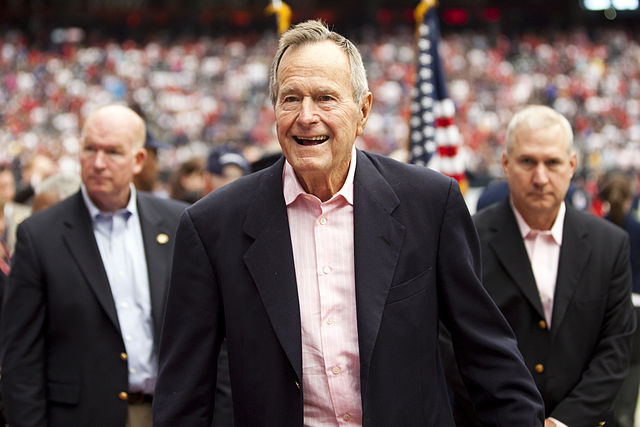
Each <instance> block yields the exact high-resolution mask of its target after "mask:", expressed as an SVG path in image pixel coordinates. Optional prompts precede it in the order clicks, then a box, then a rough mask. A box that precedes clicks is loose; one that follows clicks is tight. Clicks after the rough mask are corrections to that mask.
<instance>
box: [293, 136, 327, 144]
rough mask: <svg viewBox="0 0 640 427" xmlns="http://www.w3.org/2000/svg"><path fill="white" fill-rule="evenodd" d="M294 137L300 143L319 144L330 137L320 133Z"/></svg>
mask: <svg viewBox="0 0 640 427" xmlns="http://www.w3.org/2000/svg"><path fill="white" fill-rule="evenodd" d="M293 139H295V141H296V142H297V143H298V144H299V145H305V146H306V145H319V144H322V143H323V142H325V141H326V140H328V139H329V137H328V136H327V135H320V136H309V137H306V136H305V137H301V136H294V137H293Z"/></svg>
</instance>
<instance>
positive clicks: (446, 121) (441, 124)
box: [436, 117, 453, 128]
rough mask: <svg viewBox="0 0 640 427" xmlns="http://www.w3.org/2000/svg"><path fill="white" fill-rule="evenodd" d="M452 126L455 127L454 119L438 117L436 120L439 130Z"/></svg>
mask: <svg viewBox="0 0 640 427" xmlns="http://www.w3.org/2000/svg"><path fill="white" fill-rule="evenodd" d="M451 125H453V117H437V118H436V127H437V128H446V127H449V126H451Z"/></svg>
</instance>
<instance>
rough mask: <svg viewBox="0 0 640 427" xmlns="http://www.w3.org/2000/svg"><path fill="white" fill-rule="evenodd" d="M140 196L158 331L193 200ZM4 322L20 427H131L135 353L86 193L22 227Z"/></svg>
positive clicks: (8, 374)
mask: <svg viewBox="0 0 640 427" xmlns="http://www.w3.org/2000/svg"><path fill="white" fill-rule="evenodd" d="M137 194H138V211H139V215H140V225H141V228H142V237H143V242H144V246H145V252H146V259H147V267H148V272H149V286H150V296H151V307H152V310H151V311H152V316H153V321H154V326H155V331H154V332H155V335H156V336H159V333H160V326H161V320H162V317H163V303H164V299H165V294H166V288H167V286H168V282H169V272H170V260H171V255H172V247H173V238H174V236H175V228H176V224H177V221H178V218H179V215H180V213H181V212H182V210H183V209H184V207H185V206H186V205H183V204H182V203H179V202H174V201H168V200H161V199H157V198H154V197H152V196H150V195H148V194H145V193H141V192H138V193H137ZM160 234H165V235H167V236H168V237H169V238H168V240H165V239H162V238H157V236H158V235H160ZM2 326H3V337H2V339H3V348H4V351H5V358H4V364H3V366H2V383H3V384H2V391H3V396H4V401H5V408H6V415H7V419H8V422H9V423H10V424H11V426H12V427H16V426H44V425H49V426H65V427H67V426H114V427H115V426H118V427H121V426H124V425H125V421H126V417H127V402H126V401H123V400H121V399H120V398H119V396H118V395H119V393H120V392H121V391H127V390H128V369H127V362H126V360H123V358H122V357H121V355H122V354H125V351H126V350H125V346H124V342H123V340H122V336H121V333H120V327H119V323H118V318H117V314H116V308H115V304H114V301H113V297H112V294H111V290H110V287H109V282H108V279H107V275H106V272H105V270H104V267H103V264H102V260H101V257H100V252H99V250H98V246H97V243H96V240H95V237H94V233H93V230H92V225H91V219H90V216H89V213H88V210H87V208H86V206H85V204H84V201H83V199H82V195H81V193H80V192H78V193H77V194H75V195H73V196H71V197H70V198H68V199H66V200H64V201H62V202H60V203H58V204H56V205H54V206H52V207H50V208H49V209H46V210H44V211H42V212H40V213H38V214H35V215H33V216H32V217H30V218H28V219H27V220H25V221H24V222H23V223H22V224H21V226H20V227H19V229H18V244H17V246H16V251H15V254H14V257H13V264H12V270H11V274H10V276H9V280H8V283H7V286H6V293H5V301H4V307H3V312H2Z"/></svg>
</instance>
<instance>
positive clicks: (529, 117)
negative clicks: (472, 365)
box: [474, 106, 635, 427]
mask: <svg viewBox="0 0 640 427" xmlns="http://www.w3.org/2000/svg"><path fill="white" fill-rule="evenodd" d="M576 164H577V160H576V154H575V152H574V149H573V133H572V131H571V126H570V125H569V123H568V121H567V120H566V119H565V118H564V117H563V116H562V115H560V114H559V113H557V112H555V111H554V110H552V109H551V108H548V107H544V106H530V107H527V108H525V109H523V110H522V111H520V112H519V113H517V114H516V115H515V116H514V117H513V119H512V120H511V122H510V124H509V127H508V130H507V136H506V152H505V153H504V154H503V157H502V165H503V169H504V173H505V176H506V178H507V180H508V181H509V188H510V198H509V199H507V200H505V201H503V202H500V203H498V204H495V205H493V206H490V207H489V208H487V209H485V210H483V211H480V212H479V213H477V214H476V216H475V217H474V221H475V224H476V227H477V229H478V233H479V236H480V241H481V244H482V247H481V253H482V271H483V275H482V282H483V284H484V285H485V287H486V289H487V291H489V294H490V295H491V296H492V297H493V299H494V301H495V302H496V303H497V304H498V306H499V307H500V309H501V310H502V313H503V314H504V315H505V317H506V318H507V320H508V321H509V323H510V324H511V327H512V328H513V330H514V332H515V334H516V338H517V340H518V345H519V348H520V351H521V352H522V355H523V356H524V359H525V362H526V364H527V367H528V368H529V370H530V371H531V374H532V375H533V377H534V379H535V381H536V384H537V386H538V389H539V390H540V393H541V394H542V397H543V398H544V402H545V411H546V417H547V419H546V424H545V425H548V426H554V425H555V426H563V425H568V426H570V427H573V426H595V425H604V424H605V422H607V423H608V422H613V417H612V413H611V409H612V404H613V401H614V398H615V396H616V393H617V391H618V389H619V387H620V385H621V383H622V380H623V379H624V377H625V374H626V372H627V366H628V363H629V358H630V354H631V353H630V346H631V337H632V334H633V331H634V328H635V320H634V312H633V307H632V305H631V271H630V268H629V239H628V237H627V236H626V235H625V233H624V231H623V230H621V229H619V228H617V227H615V226H614V225H612V224H610V223H608V222H607V221H605V220H602V219H599V218H596V217H594V216H592V215H589V214H587V213H583V212H580V211H578V210H576V209H574V208H572V207H571V206H568V205H567V204H566V203H565V202H563V199H564V197H565V194H566V192H567V189H568V188H569V182H570V180H571V177H572V175H573V173H574V171H575V169H576ZM480 424H482V422H480Z"/></svg>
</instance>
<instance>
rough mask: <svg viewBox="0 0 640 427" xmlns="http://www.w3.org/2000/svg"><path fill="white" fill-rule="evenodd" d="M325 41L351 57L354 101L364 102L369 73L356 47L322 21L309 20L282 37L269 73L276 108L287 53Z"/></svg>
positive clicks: (271, 94)
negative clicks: (294, 48) (293, 49)
mask: <svg viewBox="0 0 640 427" xmlns="http://www.w3.org/2000/svg"><path fill="white" fill-rule="evenodd" d="M324 40H331V41H333V42H335V43H336V44H337V45H338V46H339V47H340V48H342V50H343V51H344V52H345V53H346V54H347V56H348V57H349V65H350V67H351V87H352V89H353V99H354V101H355V102H356V103H358V104H359V103H360V101H362V97H363V96H365V95H366V94H367V93H368V92H369V85H368V83H367V72H366V70H365V68H364V64H363V62H362V57H361V56H360V52H358V49H357V48H356V46H355V45H354V44H353V43H352V42H351V41H349V40H348V39H346V38H345V37H343V36H341V35H340V34H338V33H336V32H333V31H331V30H329V28H327V26H326V24H325V23H323V22H322V21H317V20H309V21H305V22H302V23H300V24H297V25H295V26H294V27H293V28H291V29H290V30H288V31H287V32H285V33H284V34H283V35H282V37H280V41H279V42H278V51H277V52H276V55H275V57H274V58H273V62H272V63H271V69H270V72H269V97H270V98H271V103H272V104H273V105H274V106H275V105H276V101H277V98H278V90H279V87H278V76H277V73H278V66H279V65H280V60H281V59H282V55H284V53H285V51H286V50H287V49H288V48H290V47H292V46H300V45H303V44H306V43H314V42H321V41H324Z"/></svg>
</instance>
